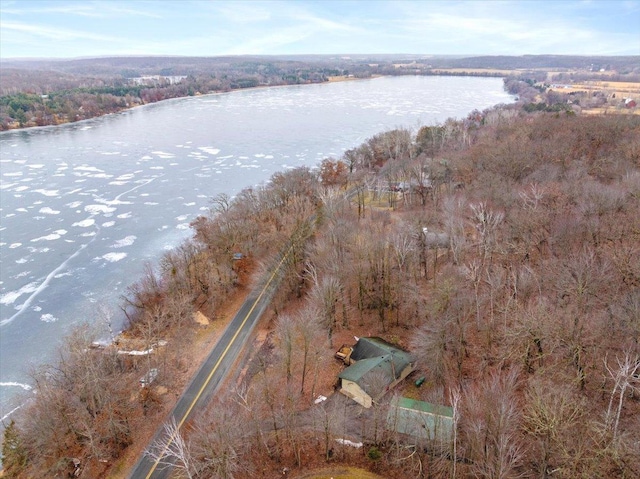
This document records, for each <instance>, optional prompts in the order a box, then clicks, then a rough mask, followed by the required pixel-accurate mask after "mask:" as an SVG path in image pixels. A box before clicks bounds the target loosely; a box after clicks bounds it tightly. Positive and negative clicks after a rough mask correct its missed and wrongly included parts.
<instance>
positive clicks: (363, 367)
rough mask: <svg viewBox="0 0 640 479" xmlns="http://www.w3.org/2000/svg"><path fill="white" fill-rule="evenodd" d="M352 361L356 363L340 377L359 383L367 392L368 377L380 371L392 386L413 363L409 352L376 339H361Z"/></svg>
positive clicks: (356, 345)
mask: <svg viewBox="0 0 640 479" xmlns="http://www.w3.org/2000/svg"><path fill="white" fill-rule="evenodd" d="M354 355H355V356H354ZM351 359H353V360H355V361H356V362H355V363H353V364H352V365H351V366H349V367H348V368H345V369H344V370H343V371H342V372H341V373H340V374H339V375H338V377H339V378H341V379H346V380H348V381H353V382H355V383H357V384H358V385H359V386H360V387H361V388H362V389H363V390H365V391H367V392H369V391H368V389H369V386H370V385H369V381H367V378H366V376H367V375H369V374H375V372H377V371H380V372H381V373H383V374H384V375H385V376H386V378H387V383H388V384H391V383H392V382H393V381H394V380H396V379H398V378H399V377H400V375H401V373H402V371H404V369H405V368H406V367H407V366H408V365H410V364H411V362H412V358H411V355H410V354H409V353H408V352H406V351H403V350H402V349H400V348H398V347H396V346H394V345H393V344H390V343H387V342H386V341H384V340H383V339H381V338H375V337H373V338H360V339H359V340H358V342H357V343H356V344H355V346H354V347H353V352H352V354H351Z"/></svg>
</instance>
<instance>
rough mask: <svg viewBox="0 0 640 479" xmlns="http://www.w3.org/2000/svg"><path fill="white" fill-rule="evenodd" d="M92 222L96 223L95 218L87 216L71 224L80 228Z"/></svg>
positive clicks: (90, 224) (92, 223)
mask: <svg viewBox="0 0 640 479" xmlns="http://www.w3.org/2000/svg"><path fill="white" fill-rule="evenodd" d="M94 224H96V220H94V219H93V218H87V219H86V220H82V221H77V222H75V223H73V224H72V225H71V226H78V227H80V228H88V227H89V226H93V225H94ZM31 241H33V240H31Z"/></svg>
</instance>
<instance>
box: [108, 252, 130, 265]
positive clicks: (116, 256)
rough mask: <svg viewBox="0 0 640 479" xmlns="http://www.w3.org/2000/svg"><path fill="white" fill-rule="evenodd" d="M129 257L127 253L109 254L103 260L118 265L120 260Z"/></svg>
mask: <svg viewBox="0 0 640 479" xmlns="http://www.w3.org/2000/svg"><path fill="white" fill-rule="evenodd" d="M126 257H127V253H107V254H105V255H103V256H102V259H103V260H105V261H108V262H109V263H116V262H118V261H120V260H123V259H125V258H126Z"/></svg>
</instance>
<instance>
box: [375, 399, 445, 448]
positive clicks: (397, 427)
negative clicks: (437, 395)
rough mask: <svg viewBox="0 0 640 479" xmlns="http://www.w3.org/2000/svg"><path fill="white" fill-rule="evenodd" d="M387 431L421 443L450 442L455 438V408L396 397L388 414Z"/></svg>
mask: <svg viewBox="0 0 640 479" xmlns="http://www.w3.org/2000/svg"><path fill="white" fill-rule="evenodd" d="M387 429H389V430H390V431H395V432H398V433H400V434H404V435H406V436H409V437H411V439H415V440H419V441H434V440H440V441H444V442H449V441H451V440H452V437H453V408H451V407H449V406H441V405H439V404H432V403H428V402H425V401H417V400H415V399H411V398H405V397H396V398H394V399H393V400H392V401H391V407H390V408H389V412H388V414H387Z"/></svg>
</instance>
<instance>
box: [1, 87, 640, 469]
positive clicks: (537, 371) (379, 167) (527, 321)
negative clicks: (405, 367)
mask: <svg viewBox="0 0 640 479" xmlns="http://www.w3.org/2000/svg"><path fill="white" fill-rule="evenodd" d="M530 86H531V85H528V84H526V82H525V83H522V84H520V85H519V86H518V88H521V89H522V91H524V89H525V88H528V87H530ZM514 88H515V87H514ZM193 228H194V237H193V238H192V239H191V240H189V241H187V242H185V243H184V244H182V245H180V246H179V247H177V248H176V249H174V250H172V251H170V252H167V253H166V254H165V255H164V256H163V257H162V258H161V260H160V263H159V267H158V268H152V267H149V269H148V271H147V273H146V274H145V275H144V277H143V278H141V279H140V280H139V281H137V282H136V283H134V284H132V285H131V286H130V288H129V290H128V293H127V294H126V296H125V297H124V298H123V300H122V314H126V317H127V320H128V326H129V329H128V331H127V332H126V333H125V334H124V335H123V337H122V338H120V339H119V341H121V343H120V346H119V347H123V346H122V345H123V344H128V345H129V346H130V345H131V344H134V343H135V344H137V346H138V349H150V348H151V347H155V346H158V345H159V344H161V341H168V343H167V344H168V345H170V346H169V347H167V346H165V347H156V352H155V353H154V354H149V355H146V356H144V357H128V356H123V355H119V354H117V348H113V347H108V348H106V349H96V348H93V347H91V345H92V341H93V340H94V339H95V334H96V333H95V332H94V331H93V329H92V328H89V327H84V328H81V329H79V330H78V331H76V332H75V333H74V334H73V335H72V337H70V338H69V340H68V342H67V344H66V345H65V347H64V348H63V349H62V350H61V352H60V359H59V361H58V362H56V364H52V365H49V366H45V367H43V368H41V369H40V370H38V371H34V373H33V378H34V384H35V390H36V391H37V394H35V395H34V397H33V399H32V400H31V402H30V403H29V404H28V405H27V406H25V407H24V408H23V409H22V410H20V411H19V412H18V413H17V414H16V415H15V416H14V417H13V420H12V421H11V423H10V424H8V425H7V428H6V431H5V435H4V441H3V448H2V454H3V462H4V467H5V473H6V474H7V476H8V477H20V478H22V477H45V476H47V477H53V476H56V475H57V477H67V476H66V475H69V477H70V476H72V475H73V474H76V475H78V477H121V476H122V475H124V474H126V471H125V470H124V469H125V466H123V462H122V458H123V457H126V456H127V454H128V455H131V454H133V453H132V452H131V451H132V450H133V449H135V447H136V445H137V447H138V449H137V451H138V452H140V450H141V449H140V448H141V447H144V443H145V441H147V440H148V439H149V437H150V432H152V431H151V429H150V428H149V427H145V426H146V425H147V426H148V425H149V424H152V425H157V424H158V423H159V422H160V421H162V418H163V417H164V411H166V407H167V405H169V404H170V403H171V402H172V400H173V399H172V398H175V395H176V394H177V393H178V392H179V391H180V390H181V388H182V386H183V385H184V383H185V380H186V378H185V377H184V376H185V375H184V371H185V370H186V369H187V366H188V364H189V361H190V357H191V356H190V354H193V353H194V351H193V344H197V338H198V337H199V335H201V334H202V330H203V328H205V327H203V326H201V325H199V324H198V323H196V322H194V321H193V320H192V317H193V314H194V312H196V311H198V312H200V313H201V314H203V315H205V316H207V317H209V318H211V319H213V320H214V323H215V320H216V318H219V317H220V315H221V311H222V310H223V308H224V305H225V301H226V299H227V298H228V297H229V296H230V295H232V294H234V292H237V291H240V292H242V291H245V290H246V289H247V288H249V287H250V286H251V284H252V283H251V278H258V277H260V276H261V273H262V272H264V271H267V270H269V268H270V267H271V266H272V265H273V263H274V260H275V258H277V257H278V254H279V253H280V252H281V251H283V249H284V248H285V247H287V248H288V247H290V248H291V250H292V254H291V255H290V256H289V260H288V261H287V264H286V272H285V277H284V280H283V283H282V284H281V286H280V288H279V292H278V294H277V296H276V297H275V298H274V301H273V304H272V306H271V309H270V313H269V315H268V318H266V319H265V321H266V322H265V325H264V327H265V328H267V330H268V335H267V337H266V340H265V341H264V343H263V344H262V346H261V348H260V350H259V351H258V352H257V353H256V354H254V356H253V358H252V360H251V362H250V364H249V365H248V368H247V370H246V374H245V375H244V376H243V380H242V381H239V382H238V383H237V384H231V385H229V387H228V388H227V390H226V392H225V393H224V394H221V395H220V397H219V398H218V399H217V400H216V403H215V404H214V405H212V407H210V408H209V410H208V411H206V412H205V413H203V414H202V415H201V417H199V418H198V419H197V420H196V421H194V422H193V424H191V425H190V426H189V427H187V428H184V429H182V430H181V432H180V434H179V435H178V436H177V437H178V440H177V441H175V442H174V446H175V447H174V448H173V449H174V450H172V451H171V453H172V454H173V456H174V457H173V460H174V462H175V465H176V473H177V474H182V475H184V476H185V477H194V478H195V477H203V478H204V477H206V478H211V477H216V478H217V477H220V478H230V477H236V478H242V477H273V475H274V474H275V473H278V474H282V471H283V468H285V469H286V470H289V471H290V473H292V474H293V473H295V471H304V470H308V469H310V468H312V467H314V466H315V465H317V464H318V463H324V462H330V463H337V464H343V463H344V464H358V465H360V466H361V467H366V468H368V469H371V470H374V471H377V472H379V473H380V474H382V475H386V476H387V477H432V478H438V477H442V478H444V477H447V478H449V477H458V478H463V477H464V478H466V477H492V478H511V477H527V478H547V477H549V478H551V477H553V478H575V477H619V478H633V477H638V476H640V379H639V377H640V344H639V342H640V260H639V258H640V117H638V116H637V115H628V114H627V115H625V114H620V115H601V116H581V115H576V114H575V112H574V110H572V109H563V110H562V111H550V112H545V111H532V112H527V111H526V110H525V109H524V108H522V105H512V106H499V107H496V108H493V109H490V110H487V111H484V112H479V111H476V112H473V113H472V114H470V115H469V116H468V117H467V118H466V119H464V120H460V121H453V120H449V121H446V122H445V123H443V124H440V125H434V126H426V127H423V128H421V129H420V130H419V131H415V132H413V131H409V130H404V129H398V130H393V131H387V132H381V133H380V134H378V135H376V136H374V137H372V138H370V139H369V140H367V141H366V142H365V143H363V144H362V145H360V146H359V147H357V148H354V149H353V150H349V151H347V152H346V153H345V154H344V155H343V157H341V158H327V159H326V160H325V161H323V163H322V164H321V165H320V167H319V168H318V169H317V170H309V169H304V168H301V169H296V170H293V171H289V172H286V173H278V174H276V175H275V176H274V177H273V178H272V181H271V182H270V183H269V184H267V185H265V186H263V187H260V188H253V189H246V190H244V191H243V192H242V193H241V194H239V195H238V196H237V197H235V198H229V197H226V196H224V195H222V196H218V197H216V198H214V199H212V202H211V212H210V214H208V215H206V216H203V217H201V218H199V219H198V220H197V221H195V222H194V224H193ZM237 251H241V252H244V253H245V257H244V259H243V260H241V261H234V259H233V253H234V252H237ZM102 316H103V317H102V318H98V317H97V318H96V322H98V323H101V324H103V323H104V322H105V321H108V316H109V313H108V312H104V314H102ZM205 329H206V328H205ZM354 335H356V336H365V335H373V336H382V337H384V338H386V339H387V340H389V341H392V342H394V343H396V344H399V345H400V346H403V347H404V348H405V349H407V350H408V351H410V352H411V353H412V354H413V355H414V357H415V358H416V361H417V365H418V370H417V371H416V372H415V373H414V375H413V376H411V377H410V378H409V379H408V380H407V381H405V382H404V383H403V384H400V385H399V387H398V388H397V390H396V391H392V392H390V393H388V394H387V395H385V396H383V397H382V399H381V400H379V401H378V403H377V404H376V405H375V406H374V407H373V408H372V410H364V409H363V408H361V407H360V406H358V405H357V404H356V403H354V402H353V401H350V400H348V399H347V398H345V397H343V396H341V395H340V394H334V395H331V397H330V399H329V400H328V401H325V402H323V403H320V404H314V399H315V398H316V397H317V395H318V394H320V393H322V394H324V393H330V392H331V391H332V385H333V383H334V382H335V376H334V375H335V373H336V372H337V371H339V365H338V364H337V362H336V360H335V359H334V358H333V353H334V352H335V350H336V349H337V348H338V347H339V346H341V344H340V343H341V342H342V341H343V340H344V338H348V337H352V336H354ZM151 369H155V370H157V371H159V375H158V378H157V379H156V381H155V382H154V385H153V386H151V387H145V388H140V386H139V384H138V381H139V378H140V377H141V375H143V374H145V373H147V372H148V371H150V370H151ZM418 377H424V378H425V381H424V383H423V384H422V385H421V387H417V386H416V385H415V384H414V381H415V379H416V378H418ZM167 391H169V394H167ZM394 394H402V395H404V396H408V397H413V398H415V399H422V400H427V401H430V402H435V403H440V404H444V405H448V406H452V407H453V408H454V411H455V414H454V418H455V434H454V435H453V438H452V440H450V441H442V440H440V441H417V440H412V439H411V438H407V437H405V436H402V435H400V434H398V433H395V432H392V431H389V430H388V429H386V428H385V421H384V418H386V415H387V412H386V411H387V408H388V404H389V401H390V400H391V398H392V397H393V395H394ZM166 427H167V428H168V429H169V430H171V429H172V427H173V426H172V425H171V424H168V425H167V426H166ZM338 438H351V439H352V440H354V441H362V443H363V444H364V446H363V447H362V448H360V449H353V448H350V447H348V446H342V445H340V444H338V443H337V442H336V441H335V439H338ZM134 452H135V451H134ZM151 453H152V454H153V450H152V451H151Z"/></svg>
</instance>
